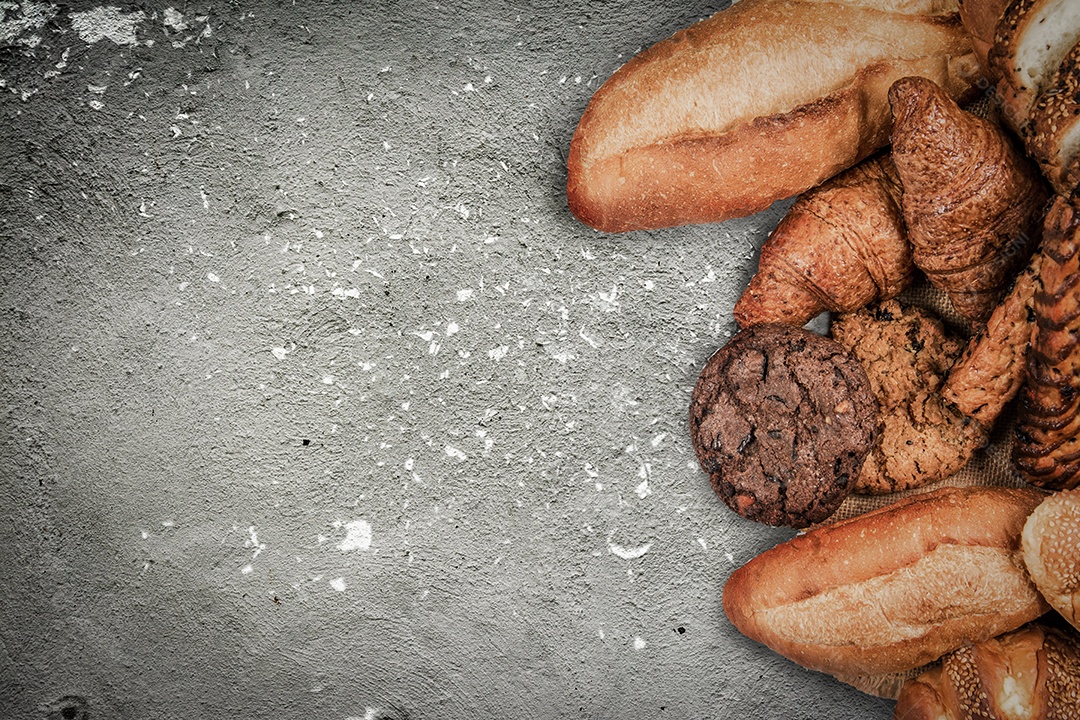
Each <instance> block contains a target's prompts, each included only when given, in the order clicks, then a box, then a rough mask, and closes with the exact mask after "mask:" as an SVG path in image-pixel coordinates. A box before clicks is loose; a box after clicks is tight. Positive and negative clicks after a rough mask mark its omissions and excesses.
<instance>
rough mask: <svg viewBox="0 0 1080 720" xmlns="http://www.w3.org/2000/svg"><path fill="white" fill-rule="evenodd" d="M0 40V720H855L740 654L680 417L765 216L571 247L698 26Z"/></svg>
mask: <svg viewBox="0 0 1080 720" xmlns="http://www.w3.org/2000/svg"><path fill="white" fill-rule="evenodd" d="M720 7H721V6H720V5H709V4H701V3H690V4H685V5H671V4H667V3H653V2H644V1H643V0H615V1H611V2H601V3H574V2H563V1H559V0H546V1H542V2H535V3H531V4H529V5H528V6H522V5H519V4H508V3H492V2H479V1H472V0H470V1H467V2H455V3H453V4H449V5H447V4H442V3H434V2H420V3H404V2H392V1H387V2H382V3H361V2H357V3H345V2H322V3H319V2H301V3H296V2H293V3H286V2H280V3H279V2H265V1H264V2H224V3H208V2H194V3H189V4H183V5H175V6H169V5H166V4H164V3H156V2H144V3H137V4H126V5H123V6H113V7H110V6H106V5H103V4H100V3H84V2H72V3H66V4H63V5H50V4H48V3H33V2H3V3H0V8H2V12H3V20H2V22H0V63H2V64H0V83H2V87H0V91H2V98H0V116H2V119H0V203H2V211H0V242H2V247H3V256H2V257H3V259H2V260H0V332H2V333H3V337H4V338H5V339H6V342H5V352H4V354H3V360H2V362H0V373H2V376H0V380H2V384H0V393H2V395H0V401H2V410H3V423H2V437H0V474H2V481H3V484H2V486H0V487H2V492H3V502H4V507H5V516H4V519H3V522H0V588H2V592H0V614H2V617H3V618H4V621H3V624H2V626H0V650H2V652H0V717H3V718H140V719H144V720H145V719H151V718H178V717H207V718H216V717H222V718H225V717H274V718H329V719H333V720H345V718H366V719H367V720H373V719H375V718H383V719H388V718H398V719H403V718H416V719H421V718H432V719H442V718H446V719H449V718H473V717H477V718H479V717H503V718H626V717H635V718H663V717H671V718H765V717H769V718H775V717H783V718H796V719H797V718H886V717H891V712H892V704H891V703H890V702H887V701H884V700H880V699H877V698H872V697H869V696H866V695H862V694H860V693H859V692H857V691H855V690H852V689H850V688H848V687H847V686H844V685H842V684H840V683H838V682H836V681H834V680H832V679H830V678H827V677H824V676H821V675H818V674H814V673H810V672H807V671H803V670H801V669H799V668H798V667H797V666H795V665H794V664H792V663H790V662H788V661H787V660H784V659H783V658H780V657H778V656H776V655H774V654H772V653H771V652H770V651H768V650H766V649H764V648H761V647H759V646H757V645H755V644H754V643H751V642H749V641H747V640H745V639H744V638H742V637H741V636H739V635H738V633H737V632H735V631H734V630H733V628H732V627H731V626H730V625H729V624H728V622H727V621H726V619H725V617H724V615H723V612H722V610H721V607H720V592H721V588H722V586H723V583H724V580H725V579H726V578H727V576H728V574H729V573H730V572H731V570H732V569H733V568H735V567H737V566H738V565H740V564H742V563H743V562H745V561H746V560H748V559H750V558H751V557H752V556H753V555H755V554H756V553H758V552H760V551H761V550H763V549H765V548H766V547H768V546H770V545H772V544H774V543H775V542H777V541H779V540H781V539H784V538H785V537H787V536H788V532H787V531H783V530H776V529H770V528H766V527H763V526H759V525H755V524H753V523H749V522H747V521H744V520H741V519H740V518H737V517H736V516H734V515H733V514H732V513H730V512H729V511H728V510H727V509H726V508H724V507H723V505H722V504H721V503H720V502H719V500H717V499H716V498H715V497H714V496H713V495H712V494H711V491H710V489H709V485H708V482H707V479H706V477H705V476H704V475H703V474H702V473H701V472H700V471H699V470H698V469H697V467H696V464H695V462H694V459H693V453H692V451H691V448H690V444H689V440H688V438H687V434H686V412H687V407H688V402H689V392H690V389H691V387H692V385H693V382H694V380H695V378H696V374H697V370H698V368H699V367H700V366H701V364H702V363H703V362H704V360H705V359H706V357H707V356H708V355H709V354H710V353H711V352H712V351H713V350H714V349H715V348H716V347H718V346H719V345H720V344H722V343H723V342H724V341H725V340H726V338H727V337H728V336H729V335H730V333H731V332H732V330H733V329H734V324H733V321H732V319H731V309H732V306H733V304H734V301H735V298H736V297H737V294H738V292H739V290H740V289H741V287H742V285H743V284H744V283H745V281H746V279H747V277H748V275H749V273H750V271H751V269H752V267H753V263H754V253H755V250H756V248H757V247H758V246H759V245H760V243H761V241H762V240H763V239H764V237H765V234H766V233H767V231H768V230H769V229H770V228H771V227H772V225H773V224H775V222H776V220H777V217H778V215H779V213H780V212H781V211H782V210H783V207H782V206H781V207H775V208H773V209H772V210H771V211H769V212H766V213H763V214H761V215H759V216H757V217H754V218H748V219H745V220H741V221H734V222H729V223H725V224H722V225H715V226H708V227H693V228H681V229H675V230H669V231H663V232H649V233H632V234H628V235H623V236H609V235H602V234H599V233H596V232H593V231H591V230H589V229H588V228H586V227H584V226H582V225H581V224H579V223H578V222H577V221H576V220H575V219H574V218H573V217H572V216H571V215H570V214H569V212H568V211H567V209H566V204H565V198H564V193H563V187H564V183H565V170H564V158H565V156H566V152H567V147H568V144H569V141H570V137H571V134H572V132H573V129H574V126H575V124H576V122H577V119H578V117H579V116H580V114H581V112H582V110H583V109H584V107H585V105H586V103H587V101H588V99H589V97H590V96H591V94H592V92H593V91H595V89H596V88H597V87H598V86H599V84H600V83H601V82H602V81H603V80H604V79H605V78H606V77H607V76H608V75H609V74H610V73H611V72H612V71H614V70H615V68H617V67H618V66H619V65H620V64H621V63H622V62H625V61H626V60H627V59H628V58H629V57H630V56H631V55H632V54H633V53H635V52H636V51H638V50H639V49H641V48H642V47H643V46H645V45H647V44H650V43H652V42H655V41H656V40H659V39H661V38H663V37H666V36H667V35H670V34H671V33H672V32H674V31H675V30H677V29H679V28H681V27H683V26H685V25H687V24H689V23H691V22H693V21H695V20H697V19H699V18H701V17H704V16H706V15H709V14H711V13H712V12H714V11H716V10H717V9H719V8H720Z"/></svg>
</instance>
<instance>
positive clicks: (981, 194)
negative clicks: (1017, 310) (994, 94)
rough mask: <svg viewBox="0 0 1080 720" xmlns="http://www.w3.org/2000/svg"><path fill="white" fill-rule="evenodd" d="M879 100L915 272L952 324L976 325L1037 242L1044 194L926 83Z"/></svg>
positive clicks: (997, 141)
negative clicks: (886, 118)
mask: <svg viewBox="0 0 1080 720" xmlns="http://www.w3.org/2000/svg"><path fill="white" fill-rule="evenodd" d="M889 101H890V104H891V106H892V111H893V131H892V142H893V147H892V158H893V163H894V164H895V165H896V171H897V173H898V174H899V176H900V180H901V182H902V183H903V188H904V193H903V199H902V203H901V204H902V209H903V213H904V220H905V222H906V224H907V229H908V237H909V238H910V239H911V243H912V245H913V248H914V251H913V257H914V261H915V265H916V266H917V267H919V268H920V269H921V270H923V272H925V273H926V276H927V278H928V279H929V280H930V282H931V283H932V284H933V285H935V286H936V287H938V288H940V289H942V290H944V291H945V292H946V294H947V295H948V296H949V300H950V301H951V302H952V304H953V307H954V308H955V309H956V311H957V312H958V313H959V314H960V315H961V316H962V317H964V318H965V319H967V320H968V321H969V322H971V323H972V324H975V325H978V324H981V323H983V322H985V321H986V319H987V318H988V317H989V315H990V313H991V312H992V311H993V309H994V307H995V306H996V305H997V302H998V299H999V298H1000V296H1001V294H1002V293H1003V291H1004V290H1005V289H1006V287H1007V286H1008V285H1009V283H1010V282H1011V281H1012V279H1013V277H1015V276H1016V273H1017V272H1018V271H1019V270H1020V268H1021V267H1023V266H1024V264H1025V263H1027V261H1028V258H1029V257H1030V255H1031V252H1032V251H1033V250H1034V248H1035V247H1036V245H1037V244H1038V230H1039V224H1038V223H1039V220H1040V219H1041V213H1042V210H1043V208H1044V206H1045V204H1046V200H1047V198H1048V196H1049V192H1048V190H1047V189H1046V187H1045V185H1044V183H1043V180H1042V178H1041V177H1040V176H1039V171H1038V168H1037V167H1036V166H1035V165H1034V163H1032V162H1031V161H1030V160H1028V159H1027V158H1026V157H1024V156H1023V155H1022V154H1021V152H1020V151H1019V150H1018V149H1017V147H1016V146H1015V145H1014V144H1013V142H1012V141H1011V140H1010V139H1009V137H1008V136H1006V135H1005V133H1004V131H1003V130H1001V129H1000V128H999V127H998V126H996V125H994V124H993V123H991V122H989V121H987V120H983V119H982V118H978V117H975V116H974V115H972V114H971V113H968V112H965V111H964V110H962V109H961V108H960V107H959V106H958V105H957V104H956V103H955V102H953V100H952V99H951V98H949V97H948V95H946V94H945V92H944V91H943V90H942V89H941V88H940V87H938V86H937V85H936V84H934V83H933V82H931V81H928V80H926V79H925V78H916V77H908V78H903V79H901V80H898V81H897V82H895V83H894V84H893V86H892V87H891V88H890V90H889Z"/></svg>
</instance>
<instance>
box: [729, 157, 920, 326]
mask: <svg viewBox="0 0 1080 720" xmlns="http://www.w3.org/2000/svg"><path fill="white" fill-rule="evenodd" d="M900 192H901V190H900V179H899V178H898V177H897V176H896V169H895V168H894V167H893V165H892V160H891V159H889V156H888V154H878V155H874V156H873V157H870V158H868V159H866V160H864V161H862V162H861V163H859V164H858V165H855V166H854V167H852V168H850V169H848V170H845V171H844V172H842V173H840V174H839V175H837V176H836V177H834V178H830V179H829V180H826V181H825V182H824V183H822V184H821V185H819V186H817V187H816V188H812V189H811V190H807V191H806V192H805V193H803V195H802V196H800V197H799V199H798V200H796V201H795V203H794V204H793V205H792V206H791V208H790V209H789V210H788V212H787V214H786V215H785V216H784V219H783V220H781V221H780V224H779V225H777V227H776V229H775V230H774V231H773V232H772V233H771V234H770V235H769V237H768V239H767V240H766V241H765V244H764V245H762V247H761V256H760V259H759V260H758V269H757V272H756V273H755V274H754V277H752V278H751V279H750V284H749V285H747V287H746V289H745V290H744V291H743V293H742V295H741V296H740V297H739V300H738V302H736V303H735V312H734V314H735V321H736V322H737V323H738V324H739V327H743V328H745V327H749V326H750V325H757V324H759V323H787V324H789V325H805V324H806V323H807V322H808V321H810V320H811V319H813V318H814V317H815V316H817V315H818V314H819V313H821V312H823V311H825V310H828V311H829V312H834V313H835V312H852V311H854V310H858V309H859V308H861V307H863V306H865V305H867V304H869V303H871V302H873V301H875V300H887V299H889V298H893V297H895V296H896V295H898V294H899V293H900V292H901V291H902V290H904V289H905V288H906V287H907V286H908V285H910V284H911V280H912V278H913V277H914V275H915V265H914V264H913V263H912V260H911V244H910V243H909V242H908V238H907V231H906V230H905V229H904V216H903V215H902V214H901V212H900Z"/></svg>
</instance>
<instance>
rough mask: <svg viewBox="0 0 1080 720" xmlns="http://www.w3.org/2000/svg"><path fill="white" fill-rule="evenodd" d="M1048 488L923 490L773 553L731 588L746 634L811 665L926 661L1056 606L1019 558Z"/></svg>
mask: <svg viewBox="0 0 1080 720" xmlns="http://www.w3.org/2000/svg"><path fill="white" fill-rule="evenodd" d="M1041 498H1042V495H1041V493H1040V492H1039V491H1037V490H1034V489H1028V488H1024V489H1020V488H1002V487H986V486H970V487H965V488H943V489H939V490H934V491H930V492H926V493H923V494H919V495H914V496H911V497H908V498H906V499H903V500H900V501H898V502H896V503H894V504H892V505H888V506H886V507H884V508H881V509H879V510H874V511H872V512H869V513H866V514H865V515H860V516H858V517H855V518H852V519H850V520H845V521H841V522H838V523H836V524H834V525H825V526H821V527H818V528H815V529H813V530H810V531H808V532H807V533H805V534H803V535H799V536H797V537H795V538H793V539H791V540H789V541H787V542H785V543H782V544H780V545H777V546H776V547H774V548H772V549H770V550H766V551H765V552H764V553H762V554H761V555H758V556H757V557H756V558H754V559H752V560H751V561H750V562H748V563H746V564H745V565H743V566H742V567H741V568H739V569H738V570H736V571H735V572H734V573H732V575H731V576H730V578H729V579H728V581H727V583H726V585H725V586H724V593H723V605H724V611H725V613H726V614H727V616H728V618H729V619H730V620H731V622H732V623H733V624H734V625H735V627H736V628H738V629H739V631H741V632H742V633H743V634H745V635H747V636H748V637H750V638H752V639H754V640H757V641H758V642H762V643H764V644H765V645H767V646H769V647H770V648H772V649H773V650H775V651H777V652H778V653H780V654H781V655H784V656H785V657H787V658H789V659H791V660H793V661H795V662H797V663H799V664H800V665H803V666H805V667H808V668H811V669H814V670H820V671H822V672H826V673H830V674H833V675H845V676H852V675H874V674H884V673H892V672H902V671H905V670H910V669H913V668H916V667H920V666H922V665H924V664H926V663H928V662H931V661H933V660H935V659H937V658H939V657H941V656H942V655H944V654H945V653H947V652H951V651H953V650H955V649H957V648H959V647H962V646H963V645H965V644H968V643H972V642H979V641H982V640H987V639H989V638H992V637H994V636H996V635H999V634H1001V633H1003V632H1008V631H1010V630H1014V629H1016V628H1018V627H1020V626H1021V625H1023V624H1024V623H1026V622H1029V621H1031V620H1033V619H1035V618H1036V617H1038V616H1039V615H1042V614H1043V613H1044V612H1045V611H1046V610H1047V605H1046V603H1045V601H1044V600H1043V599H1042V597H1041V596H1040V595H1039V594H1038V593H1037V592H1036V591H1035V588H1034V586H1033V585H1032V583H1031V579H1030V578H1029V577H1028V575H1027V572H1026V571H1025V570H1024V569H1023V563H1022V561H1021V560H1020V557H1019V555H1020V532H1021V529H1022V527H1023V524H1024V521H1025V520H1026V519H1027V517H1028V515H1030V514H1031V511H1032V510H1034V508H1035V506H1036V505H1038V503H1039V501H1040V500H1041Z"/></svg>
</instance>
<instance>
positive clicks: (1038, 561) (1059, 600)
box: [1022, 488, 1080, 628]
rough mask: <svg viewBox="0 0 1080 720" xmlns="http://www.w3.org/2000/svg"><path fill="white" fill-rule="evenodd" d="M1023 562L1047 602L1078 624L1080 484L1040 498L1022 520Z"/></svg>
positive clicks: (1073, 624)
mask: <svg viewBox="0 0 1080 720" xmlns="http://www.w3.org/2000/svg"><path fill="white" fill-rule="evenodd" d="M1022 540H1023V550H1024V556H1023V557H1024V565H1026V566H1027V570H1028V574H1030V575H1031V579H1032V580H1033V581H1034V582H1035V587H1037V588H1038V590H1039V592H1040V593H1042V596H1043V597H1044V598H1046V601H1047V602H1048V603H1050V606H1051V607H1053V608H1054V609H1055V610H1057V611H1058V612H1059V613H1061V616H1062V617H1063V618H1065V619H1066V620H1068V621H1069V622H1070V623H1071V624H1072V626H1073V627H1077V628H1080V488H1076V489H1074V490H1063V491H1062V492H1059V493H1057V494H1056V495H1051V496H1050V497H1048V498H1046V499H1045V500H1043V502H1042V504H1041V505H1039V506H1038V507H1037V508H1035V512H1033V513H1031V517H1029V518H1028V519H1027V522H1026V523H1025V524H1024V532H1023V535H1022Z"/></svg>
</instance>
